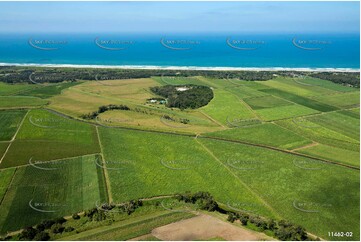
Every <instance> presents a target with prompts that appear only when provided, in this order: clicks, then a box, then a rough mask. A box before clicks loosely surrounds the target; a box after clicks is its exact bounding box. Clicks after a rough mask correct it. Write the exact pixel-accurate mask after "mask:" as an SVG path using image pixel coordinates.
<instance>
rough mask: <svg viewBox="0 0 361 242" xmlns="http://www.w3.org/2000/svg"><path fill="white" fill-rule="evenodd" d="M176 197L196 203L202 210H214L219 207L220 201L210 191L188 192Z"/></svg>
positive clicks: (186, 201)
mask: <svg viewBox="0 0 361 242" xmlns="http://www.w3.org/2000/svg"><path fill="white" fill-rule="evenodd" d="M174 197H175V198H176V199H177V200H178V201H183V202H185V203H193V204H196V205H197V206H198V208H199V209H202V210H206V211H211V212H213V211H216V210H218V209H219V206H218V203H217V202H216V201H215V200H214V198H213V197H212V195H211V194H210V193H209V192H196V193H191V192H186V193H184V194H177V195H175V196H174Z"/></svg>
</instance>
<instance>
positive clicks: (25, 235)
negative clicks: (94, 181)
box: [0, 200, 143, 241]
mask: <svg viewBox="0 0 361 242" xmlns="http://www.w3.org/2000/svg"><path fill="white" fill-rule="evenodd" d="M141 206H143V202H142V201H141V200H130V201H129V202H125V203H122V204H117V205H113V204H107V203H105V204H102V205H101V206H100V207H97V208H92V209H89V210H86V211H84V217H86V218H88V221H98V222H100V221H103V220H106V219H108V218H109V214H108V213H107V211H110V210H113V209H118V211H120V212H123V213H126V214H128V215H130V214H132V213H133V212H134V211H135V210H136V209H137V208H139V207H141ZM72 218H73V219H74V220H78V219H80V216H79V214H78V213H74V214H73V215H72ZM66 222H67V220H66V219H65V218H63V217H60V218H57V219H51V220H44V221H42V222H41V223H39V224H37V225H36V226H29V227H26V228H24V229H23V231H22V232H21V233H20V234H18V235H16V236H6V237H3V238H2V237H0V240H3V241H8V240H21V241H31V240H33V241H46V240H51V234H61V233H63V232H71V231H74V230H75V228H73V227H71V226H66V225H65V224H66Z"/></svg>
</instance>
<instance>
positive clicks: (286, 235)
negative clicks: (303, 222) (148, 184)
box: [174, 192, 319, 241]
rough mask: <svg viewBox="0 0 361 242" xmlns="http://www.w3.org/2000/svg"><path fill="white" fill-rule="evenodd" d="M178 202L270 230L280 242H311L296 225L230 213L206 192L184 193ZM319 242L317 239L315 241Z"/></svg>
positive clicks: (180, 195)
mask: <svg viewBox="0 0 361 242" xmlns="http://www.w3.org/2000/svg"><path fill="white" fill-rule="evenodd" d="M174 197H175V198H176V199H177V200H178V201H183V202H186V203H192V204H197V205H198V208H199V209H202V210H207V211H217V212H219V213H223V214H228V218H227V219H228V221H230V222H232V223H233V222H235V221H236V220H239V221H240V222H241V223H242V225H247V224H248V223H252V224H254V225H255V226H257V227H258V228H259V229H260V230H261V231H264V230H270V231H273V232H274V235H275V236H276V237H277V238H278V239H280V240H287V241H291V240H292V241H304V240H312V238H310V237H308V235H307V233H306V230H305V229H304V228H303V227H301V226H298V225H295V224H292V223H290V222H287V221H285V220H280V221H276V220H274V219H266V218H263V217H260V216H255V215H251V214H248V213H246V212H232V211H229V210H226V209H224V208H221V207H220V206H219V205H218V204H217V202H216V201H215V200H214V198H213V197H212V196H211V194H210V193H208V192H196V193H191V192H186V193H184V194H177V195H175V196H174ZM317 240H319V239H317Z"/></svg>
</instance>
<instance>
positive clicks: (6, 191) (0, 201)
mask: <svg viewBox="0 0 361 242" xmlns="http://www.w3.org/2000/svg"><path fill="white" fill-rule="evenodd" d="M14 169H15V171H14V174H13V175H12V177H11V180H10V182H9V184H8V185H7V186H6V190H5V192H4V196H3V197H2V198H1V200H0V206H1V204H2V203H3V201H4V199H5V196H6V194H7V193H8V191H9V188H10V187H11V184H12V183H13V180H14V177H15V174H16V172H17V171H18V168H14Z"/></svg>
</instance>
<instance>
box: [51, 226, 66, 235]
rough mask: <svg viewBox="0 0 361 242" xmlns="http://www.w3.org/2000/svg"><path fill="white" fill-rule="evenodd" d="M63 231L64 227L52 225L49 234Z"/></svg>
mask: <svg viewBox="0 0 361 242" xmlns="http://www.w3.org/2000/svg"><path fill="white" fill-rule="evenodd" d="M63 231H64V227H63V225H61V224H53V225H52V226H51V232H53V233H54V234H60V233H62V232H63Z"/></svg>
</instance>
